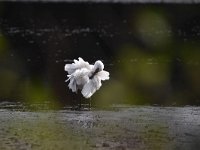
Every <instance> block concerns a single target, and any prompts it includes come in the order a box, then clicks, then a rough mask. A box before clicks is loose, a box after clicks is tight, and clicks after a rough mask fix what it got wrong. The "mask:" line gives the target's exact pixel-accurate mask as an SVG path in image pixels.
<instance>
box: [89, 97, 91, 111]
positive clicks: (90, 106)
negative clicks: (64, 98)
mask: <svg viewBox="0 0 200 150" xmlns="http://www.w3.org/2000/svg"><path fill="white" fill-rule="evenodd" d="M91 99H92V98H91V97H90V99H89V110H91V105H92V104H91V102H92V100H91Z"/></svg>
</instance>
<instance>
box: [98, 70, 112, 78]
mask: <svg viewBox="0 0 200 150" xmlns="http://www.w3.org/2000/svg"><path fill="white" fill-rule="evenodd" d="M109 75H110V73H109V72H108V71H105V70H102V71H100V72H98V73H97V74H96V76H97V77H98V78H99V79H100V80H103V81H104V80H109V78H110V77H109Z"/></svg>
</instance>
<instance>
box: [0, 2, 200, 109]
mask: <svg viewBox="0 0 200 150" xmlns="http://www.w3.org/2000/svg"><path fill="white" fill-rule="evenodd" d="M199 7H200V6H199V5H192V4H191V5H186V4H179V5H176V4H120V3H115V4H112V3H39V2H36V3H31V2H20V3H17V2H15V3H13V2H1V3H0V33H1V34H0V71H1V73H0V100H1V101H20V102H33V103H43V102H45V101H50V102H53V103H56V104H57V105H60V103H61V104H63V103H64V104H70V103H71V102H72V101H73V99H77V97H76V96H75V95H73V94H72V92H71V91H69V90H68V87H67V84H66V83H64V81H65V79H66V75H67V74H66V72H64V64H66V63H72V61H73V59H75V58H78V57H82V58H84V59H85V60H87V61H89V62H90V63H94V62H95V61H96V60H97V59H100V60H102V61H103V62H104V64H105V70H108V71H109V72H110V73H111V79H110V80H109V81H107V82H105V83H103V86H102V88H101V89H100V91H98V92H97V93H96V94H95V95H94V97H93V101H94V103H96V104H97V105H108V104H113V103H131V104H161V105H185V104H190V105H194V104H195V105H198V104H199V103H200V95H199V93H200V79H199V74H200V67H199V58H200V51H199V46H200V44H199V41H200V13H199Z"/></svg>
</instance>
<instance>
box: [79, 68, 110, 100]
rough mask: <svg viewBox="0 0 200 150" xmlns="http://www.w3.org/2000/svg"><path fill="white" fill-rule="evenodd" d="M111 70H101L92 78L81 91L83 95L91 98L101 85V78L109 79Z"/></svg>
mask: <svg viewBox="0 0 200 150" xmlns="http://www.w3.org/2000/svg"><path fill="white" fill-rule="evenodd" d="M108 79H109V72H107V71H104V70H103V71H100V72H98V73H97V74H96V75H95V76H94V77H93V78H92V79H90V80H89V81H88V82H87V83H86V84H85V85H84V86H83V89H82V91H81V93H82V95H83V96H84V97H85V98H90V97H91V96H92V95H93V94H94V93H95V92H96V91H97V90H99V89H100V87H101V85H102V84H101V80H103V81H104V80H108Z"/></svg>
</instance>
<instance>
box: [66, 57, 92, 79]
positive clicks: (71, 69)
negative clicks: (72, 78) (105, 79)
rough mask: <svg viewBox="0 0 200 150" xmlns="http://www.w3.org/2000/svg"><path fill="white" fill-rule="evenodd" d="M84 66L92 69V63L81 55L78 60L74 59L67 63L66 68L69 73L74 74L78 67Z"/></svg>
mask: <svg viewBox="0 0 200 150" xmlns="http://www.w3.org/2000/svg"><path fill="white" fill-rule="evenodd" d="M82 68H86V69H89V70H91V69H92V65H90V64H89V63H88V62H86V61H84V60H83V59H82V58H81V57H79V58H78V60H76V59H74V63H72V64H66V65H65V67H64V70H65V71H67V72H68V74H69V75H70V74H73V73H74V72H75V71H76V70H77V69H82Z"/></svg>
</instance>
